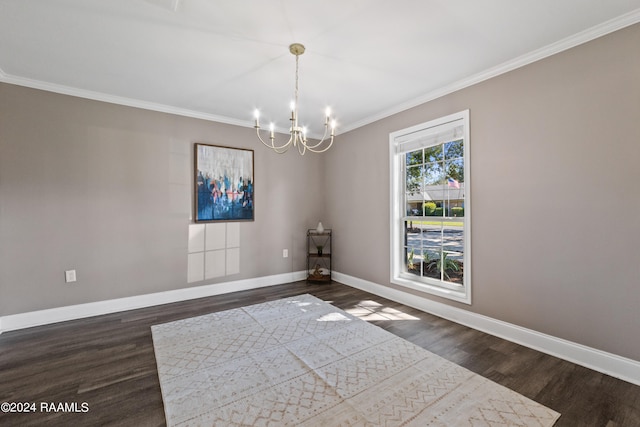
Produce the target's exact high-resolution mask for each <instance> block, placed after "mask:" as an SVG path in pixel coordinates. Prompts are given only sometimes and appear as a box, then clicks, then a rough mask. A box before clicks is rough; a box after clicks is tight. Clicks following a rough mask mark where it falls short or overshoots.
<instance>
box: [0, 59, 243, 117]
mask: <svg viewBox="0 0 640 427" xmlns="http://www.w3.org/2000/svg"><path fill="white" fill-rule="evenodd" d="M0 81H1V82H5V83H9V84H13V85H17V86H24V87H29V88H32V89H40V90H44V91H47V92H55V93H59V94H62V95H70V96H75V97H78V98H85V99H91V100H94V101H102V102H108V103H110V104H117V105H124V106H127V107H135V108H142V109H144V110H151V111H158V112H161V113H169V114H175V115H178V116H185V117H191V118H195V119H202V120H208V121H212V122H219V123H225V124H229V125H235V126H242V127H253V123H252V122H251V121H250V120H237V119H232V118H230V117H225V116H218V115H216V114H209V113H204V112H201V111H196V110H189V109H186V108H179V107H174V106H171V105H165V104H158V103H155V102H148V101H142V100H139V99H134V98H127V97H123V96H116V95H109V94H107V93H102V92H94V91H91V90H86V89H78V88H74V87H71V86H65V85H59V84H55V83H49V82H44V81H41V80H35V79H29V78H25V77H18V76H13V75H11V74H7V73H5V72H3V71H2V70H0Z"/></svg>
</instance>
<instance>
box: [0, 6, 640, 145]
mask: <svg viewBox="0 0 640 427" xmlns="http://www.w3.org/2000/svg"><path fill="white" fill-rule="evenodd" d="M638 22H640V8H638V9H635V10H633V11H631V12H629V13H626V14H624V15H621V16H618V17H617V18H613V19H610V20H608V21H605V22H603V23H601V24H598V25H596V26H593V27H591V28H589V29H587V30H584V31H581V32H579V33H576V34H574V35H572V36H569V37H566V38H564V39H562V40H559V41H557V42H555V43H551V44H549V45H547V46H545V47H542V48H540V49H536V50H534V51H532V52H529V53H526V54H524V55H521V56H519V57H517V58H514V59H512V60H509V61H506V62H503V63H502V64H500V65H497V66H495V67H492V68H489V69H487V70H485V71H482V72H480V73H478V74H475V75H472V76H470V77H467V78H464V79H462V80H458V81H457V82H454V83H452V84H449V85H446V86H443V87H441V88H438V89H436V90H433V91H431V92H428V93H426V94H423V95H420V96H418V97H416V98H413V99H411V100H409V101H407V102H404V103H402V104H399V105H396V106H394V107H392V108H389V109H387V110H384V111H381V112H379V113H377V114H374V115H372V116H369V117H366V118H364V119H362V120H359V121H357V122H354V123H352V124H350V125H346V126H341V127H340V129H339V131H338V132H337V133H336V136H338V135H341V134H344V133H346V132H349V131H352V130H355V129H357V128H360V127H362V126H365V125H368V124H371V123H374V122H376V121H378V120H382V119H384V118H387V117H389V116H392V115H394V114H398V113H400V112H402V111H405V110H408V109H410V108H413V107H417V106H418V105H421V104H424V103H427V102H429V101H433V100H434V99H438V98H441V97H443V96H445V95H448V94H450V93H453V92H457V91H459V90H461V89H464V88H467V87H469V86H473V85H475V84H477V83H481V82H483V81H485V80H489V79H491V78H493V77H497V76H499V75H501V74H505V73H507V72H509V71H513V70H516V69H518V68H521V67H524V66H525V65H529V64H531V63H533V62H536V61H539V60H541V59H544V58H547V57H549V56H552V55H555V54H557V53H560V52H563V51H565V50H568V49H571V48H573V47H576V46H579V45H581V44H584V43H587V42H589V41H591V40H594V39H597V38H599V37H602V36H605V35H607V34H610V33H613V32H614V31H618V30H621V29H623V28H626V27H628V26H631V25H634V24H637V23H638ZM0 82H5V83H10V84H14V85H18V86H25V87H30V88H34V89H41V90H45V91H49V92H55V93H60V94H63V95H71V96H76V97H80V98H86V99H92V100H95V101H103V102H108V103H111V104H118V105H124V106H128V107H135V108H142V109H145V110H151V111H159V112H162V113H169V114H176V115H179V116H185V117H192V118H196V119H202V120H208V121H213V122H219V123H225V124H229V125H235V126H241V127H248V128H253V122H252V121H251V120H238V119H233V118H230V117H225V116H218V115H215V114H209V113H204V112H201V111H195V110H189V109H185V108H179V107H175V106H171V105H165V104H158V103H154V102H147V101H142V100H139V99H133V98H126V97H121V96H115V95H109V94H106V93H102V92H94V91H90V90H85V89H78V88H74V87H70V86H64V85H59V84H54V83H48V82H44V81H40V80H34V79H29V78H24V77H18V76H13V75H11V74H8V73H6V72H4V71H3V70H2V69H0ZM276 131H277V132H282V133H288V131H287V130H286V129H276ZM309 136H310V137H312V138H318V139H319V138H320V136H319V135H309Z"/></svg>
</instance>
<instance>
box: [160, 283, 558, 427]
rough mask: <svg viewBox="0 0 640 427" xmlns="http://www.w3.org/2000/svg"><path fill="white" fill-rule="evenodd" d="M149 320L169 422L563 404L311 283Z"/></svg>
mask: <svg viewBox="0 0 640 427" xmlns="http://www.w3.org/2000/svg"><path fill="white" fill-rule="evenodd" d="M151 330H152V334H153V345H154V348H155V354H156V360H157V362H158V373H159V377H160V386H161V388H162V397H163V400H164V408H165V414H166V418H167V425H169V426H225V427H227V426H280V425H290V426H314V427H316V426H420V427H424V426H446V427H451V426H552V425H553V424H554V423H555V421H556V420H557V419H558V417H559V416H560V414H558V413H557V412H555V411H552V410H551V409H549V408H546V407H544V406H542V405H540V404H538V403H536V402H534V401H532V400H530V399H528V398H526V397H524V396H522V395H520V394H518V393H516V392H513V391H511V390H509V389H507V388H505V387H503V386H501V385H498V384H496V383H494V382H492V381H489V380H488V379H486V378H483V377H481V376H479V375H476V374H474V373H472V372H471V371H469V370H467V369H464V368H462V367H460V366H458V365H456V364H454V363H451V362H449V361H447V360H445V359H443V358H441V357H439V356H437V355H435V354H432V353H430V352H428V351H426V350H424V349H423V348H421V347H418V346H416V345H414V344H412V343H410V342H408V341H405V340H404V339H402V338H399V337H397V336H395V335H393V334H391V333H389V332H387V331H385V330H383V329H381V328H379V327H377V326H374V325H371V324H369V323H367V322H365V321H363V320H360V319H358V318H357V317H354V316H352V315H350V314H348V313H346V312H344V311H342V310H340V309H338V308H336V307H334V306H332V305H330V304H327V303H325V302H323V301H322V300H320V299H318V298H315V297H313V296H311V295H300V296H296V297H292V298H285V299H281V300H277V301H272V302H266V303H263V304H257V305H251V306H247V307H242V308H238V309H234V310H228V311H223V312H218V313H211V314H207V315H205V316H199V317H193V318H190V319H184V320H179V321H176V322H171V323H165V324H161V325H155V326H152V328H151Z"/></svg>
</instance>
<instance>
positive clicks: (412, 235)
mask: <svg viewBox="0 0 640 427" xmlns="http://www.w3.org/2000/svg"><path fill="white" fill-rule="evenodd" d="M389 157H390V173H391V177H390V178H391V179H390V182H391V283H394V284H397V285H402V286H406V287H409V288H412V289H417V290H420V291H424V292H427V293H430V294H434V295H438V296H441V297H445V298H449V299H453V300H456V301H461V302H465V303H467V304H471V288H470V286H471V280H470V279H471V269H470V268H471V263H470V260H471V253H470V248H471V244H470V235H471V233H470V223H471V205H470V197H469V196H470V185H469V177H470V176H469V111H468V110H466V111H462V112H460V113H456V114H452V115H450V116H446V117H442V118H440V119H437V120H432V121H430V122H427V123H423V124H420V125H417V126H413V127H411V128H408V129H403V130H400V131H397V132H393V133H391V134H390V135H389Z"/></svg>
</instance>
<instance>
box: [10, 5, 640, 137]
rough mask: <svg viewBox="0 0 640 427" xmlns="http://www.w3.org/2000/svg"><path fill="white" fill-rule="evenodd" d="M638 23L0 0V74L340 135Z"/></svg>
mask: <svg viewBox="0 0 640 427" xmlns="http://www.w3.org/2000/svg"><path fill="white" fill-rule="evenodd" d="M636 22H640V0H483V1H479V0H395V1H389V0H323V1H311V0H280V1H275V0H273V1H268V0H216V1H213V0H0V80H2V81H6V82H9V83H15V84H20V85H25V86H31V87H36V88H42V89H47V90H52V91H55V92H61V93H69V94H73V95H78V96H84V97H88V98H93V99H101V100H105V101H110V102H117V103H121V104H125V105H135V106H140V107H144V108H150V109H154V110H159V111H169V112H173V113H177V114H184V115H188V116H194V117H201V118H206V119H211V120H216V121H221V122H225V123H232V124H238V125H244V126H252V125H253V122H252V120H253V119H252V117H253V116H252V115H253V110H254V109H255V108H259V109H260V110H261V112H262V116H261V117H262V118H261V122H262V123H264V124H266V123H268V122H269V121H275V122H276V125H277V126H279V128H285V127H287V126H288V117H289V113H288V108H289V103H290V101H291V100H292V99H293V89H294V69H295V57H294V56H293V55H291V54H290V53H289V50H288V46H289V44H291V43H293V42H299V43H303V44H304V45H305V46H306V48H307V51H306V53H305V54H304V55H302V56H301V57H300V100H299V107H300V120H301V122H304V124H307V125H308V126H309V128H310V129H311V131H312V133H316V134H317V132H319V131H320V129H321V126H322V123H323V111H324V108H325V106H331V107H332V109H333V111H334V113H335V115H336V116H337V121H338V126H339V128H338V133H341V132H345V131H347V130H351V129H354V128H357V127H359V126H362V125H364V124H367V123H370V122H372V121H374V120H377V119H379V118H382V117H385V116H388V115H390V114H393V113H396V112H399V111H402V110H403V109H406V108H409V107H412V106H415V105H418V104H420V103H422V102H425V101H427V100H429V99H433V98H435V97H437V96H439V95H442V94H444V93H447V92H451V91H452V90H455V89H459V88H462V87H464V86H467V85H469V84H472V83H474V82H477V81H481V80H482V79H484V78H487V77H490V76H493V75H497V74H500V73H502V72H505V71H508V70H510V69H513V68H515V67H517V66H521V65H524V64H526V63H530V62H532V61H534V60H537V59H540V58H542V57H545V56H548V55H550V54H553V53H555V52H558V51H561V50H564V49H566V48H569V47H572V46H574V45H576V44H580V43H582V42H585V41H588V40H590V39H593V38H595V37H598V36H601V35H603V34H607V33H609V32H611V31H614V30H616V29H619V28H623V27H625V26H628V25H631V24H634V23H636Z"/></svg>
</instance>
